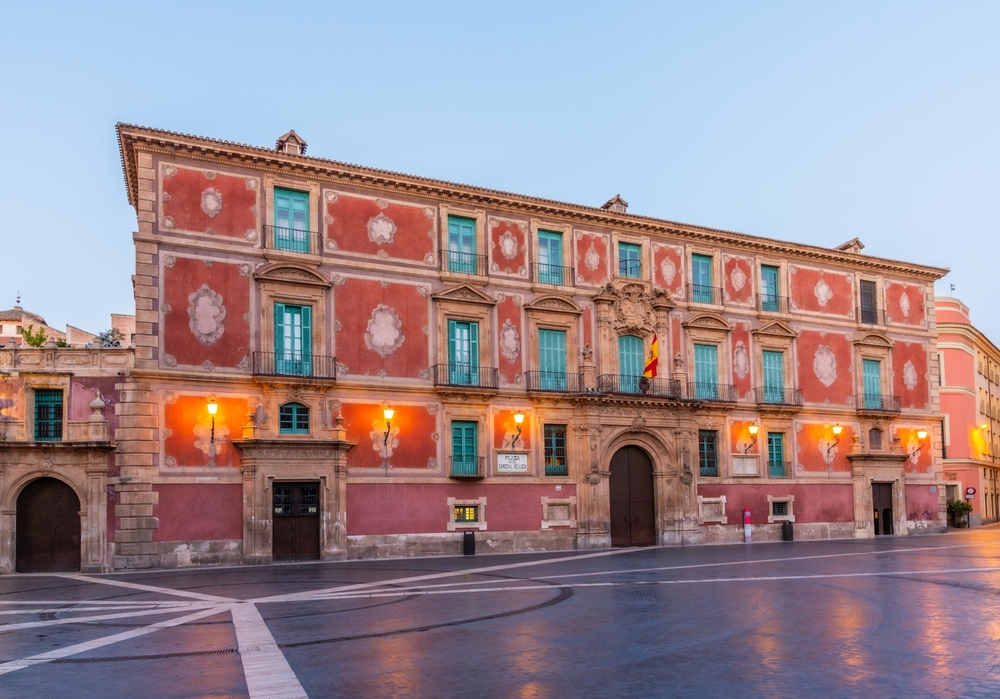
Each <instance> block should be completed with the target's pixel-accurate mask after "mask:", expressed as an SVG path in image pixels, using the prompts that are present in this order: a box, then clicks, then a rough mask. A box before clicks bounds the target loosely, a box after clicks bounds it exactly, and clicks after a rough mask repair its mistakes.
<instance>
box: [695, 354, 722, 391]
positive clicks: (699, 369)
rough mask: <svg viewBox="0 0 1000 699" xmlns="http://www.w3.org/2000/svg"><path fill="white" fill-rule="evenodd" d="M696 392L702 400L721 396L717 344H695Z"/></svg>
mask: <svg viewBox="0 0 1000 699" xmlns="http://www.w3.org/2000/svg"><path fill="white" fill-rule="evenodd" d="M694 393H695V395H694V397H695V398H698V399H700V400H718V398H719V360H718V348H717V347H716V346H715V345H695V346H694Z"/></svg>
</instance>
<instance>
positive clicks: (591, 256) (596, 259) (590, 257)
mask: <svg viewBox="0 0 1000 699" xmlns="http://www.w3.org/2000/svg"><path fill="white" fill-rule="evenodd" d="M583 264H585V265H586V266H587V269H589V270H590V271H591V272H596V271H597V268H598V267H600V266H601V256H600V255H598V254H597V249H596V248H594V243H593V241H591V243H590V247H589V248H587V254H586V255H584V256H583Z"/></svg>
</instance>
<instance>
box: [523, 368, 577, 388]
mask: <svg viewBox="0 0 1000 699" xmlns="http://www.w3.org/2000/svg"><path fill="white" fill-rule="evenodd" d="M525 378H526V379H527V384H528V390H529V391H554V392H556V393H580V392H581V391H583V381H582V380H581V379H580V375H579V374H567V373H563V372H558V371H529V372H527V373H526V374H525Z"/></svg>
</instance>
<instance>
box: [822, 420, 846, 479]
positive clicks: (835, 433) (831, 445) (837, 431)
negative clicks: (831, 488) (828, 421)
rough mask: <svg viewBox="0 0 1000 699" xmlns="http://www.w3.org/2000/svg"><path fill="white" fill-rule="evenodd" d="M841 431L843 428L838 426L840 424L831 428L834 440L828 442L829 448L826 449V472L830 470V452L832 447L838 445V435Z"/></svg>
mask: <svg viewBox="0 0 1000 699" xmlns="http://www.w3.org/2000/svg"><path fill="white" fill-rule="evenodd" d="M843 431H844V428H843V427H841V426H840V423H837V424H836V425H834V426H833V436H834V440H833V441H832V442H830V446H828V447H827V448H826V467H827V469H828V470H829V468H830V458H831V454H830V452H832V451H833V449H834V447H836V446H837V445H838V444H840V433H841V432H843Z"/></svg>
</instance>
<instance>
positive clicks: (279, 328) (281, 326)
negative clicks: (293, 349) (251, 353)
mask: <svg viewBox="0 0 1000 699" xmlns="http://www.w3.org/2000/svg"><path fill="white" fill-rule="evenodd" d="M284 352H285V304H283V303H276V304H274V354H275V355H276V356H277V355H281V354H284Z"/></svg>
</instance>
